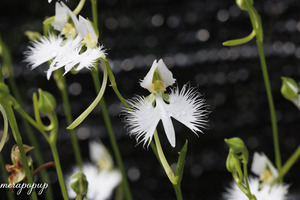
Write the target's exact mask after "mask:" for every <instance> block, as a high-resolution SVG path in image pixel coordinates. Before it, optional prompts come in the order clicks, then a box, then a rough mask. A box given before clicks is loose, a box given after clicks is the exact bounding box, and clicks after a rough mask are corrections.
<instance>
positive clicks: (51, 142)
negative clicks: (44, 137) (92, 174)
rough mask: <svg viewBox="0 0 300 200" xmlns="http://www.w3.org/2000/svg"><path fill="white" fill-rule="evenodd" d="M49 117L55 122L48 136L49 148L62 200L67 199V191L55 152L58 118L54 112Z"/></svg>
mask: <svg viewBox="0 0 300 200" xmlns="http://www.w3.org/2000/svg"><path fill="white" fill-rule="evenodd" d="M49 118H50V121H53V124H55V126H54V128H53V130H52V131H51V133H50V136H49V145H50V148H51V151H52V156H53V159H54V163H55V168H56V173H57V177H58V182H59V185H60V189H61V193H62V195H63V198H64V200H68V199H69V197H68V192H67V188H66V184H65V181H64V176H63V173H62V168H61V164H60V160H59V156H58V152H57V147H56V140H57V135H58V119H57V116H56V113H52V115H49Z"/></svg>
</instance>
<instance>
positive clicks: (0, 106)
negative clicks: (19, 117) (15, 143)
mask: <svg viewBox="0 0 300 200" xmlns="http://www.w3.org/2000/svg"><path fill="white" fill-rule="evenodd" d="M0 111H1V113H2V116H3V121H4V130H3V135H2V138H1V141H0V152H1V151H2V149H3V147H4V144H5V142H6V138H7V134H8V120H7V115H6V112H5V110H4V108H3V107H2V105H0Z"/></svg>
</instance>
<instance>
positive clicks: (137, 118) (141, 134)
mask: <svg viewBox="0 0 300 200" xmlns="http://www.w3.org/2000/svg"><path fill="white" fill-rule="evenodd" d="M129 105H130V107H131V108H130V109H126V110H125V114H126V117H125V122H126V124H127V126H128V128H129V133H130V135H133V136H136V140H137V142H144V146H145V145H147V146H149V145H150V143H151V140H152V137H153V135H154V131H155V129H156V126H157V124H158V122H159V120H160V113H159V112H158V109H157V107H153V105H152V101H151V100H150V99H149V98H144V97H136V98H134V99H133V100H131V101H129Z"/></svg>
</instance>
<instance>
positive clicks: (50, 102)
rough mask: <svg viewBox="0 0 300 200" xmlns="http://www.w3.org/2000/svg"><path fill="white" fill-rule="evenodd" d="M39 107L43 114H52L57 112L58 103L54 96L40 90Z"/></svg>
mask: <svg viewBox="0 0 300 200" xmlns="http://www.w3.org/2000/svg"><path fill="white" fill-rule="evenodd" d="M38 106H39V109H40V111H41V112H42V113H44V114H50V113H52V112H53V111H54V110H55V106H56V101H55V98H54V96H53V95H52V94H50V93H49V92H45V91H43V90H41V89H39V100H38Z"/></svg>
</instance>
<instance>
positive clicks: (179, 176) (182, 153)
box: [176, 140, 188, 183]
mask: <svg viewBox="0 0 300 200" xmlns="http://www.w3.org/2000/svg"><path fill="white" fill-rule="evenodd" d="M187 147H188V140H186V141H185V144H184V146H183V147H182V149H181V151H180V152H179V157H178V163H177V169H176V178H177V181H178V183H180V182H181V180H182V175H183V169H184V164H185V156H186V152H187Z"/></svg>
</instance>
